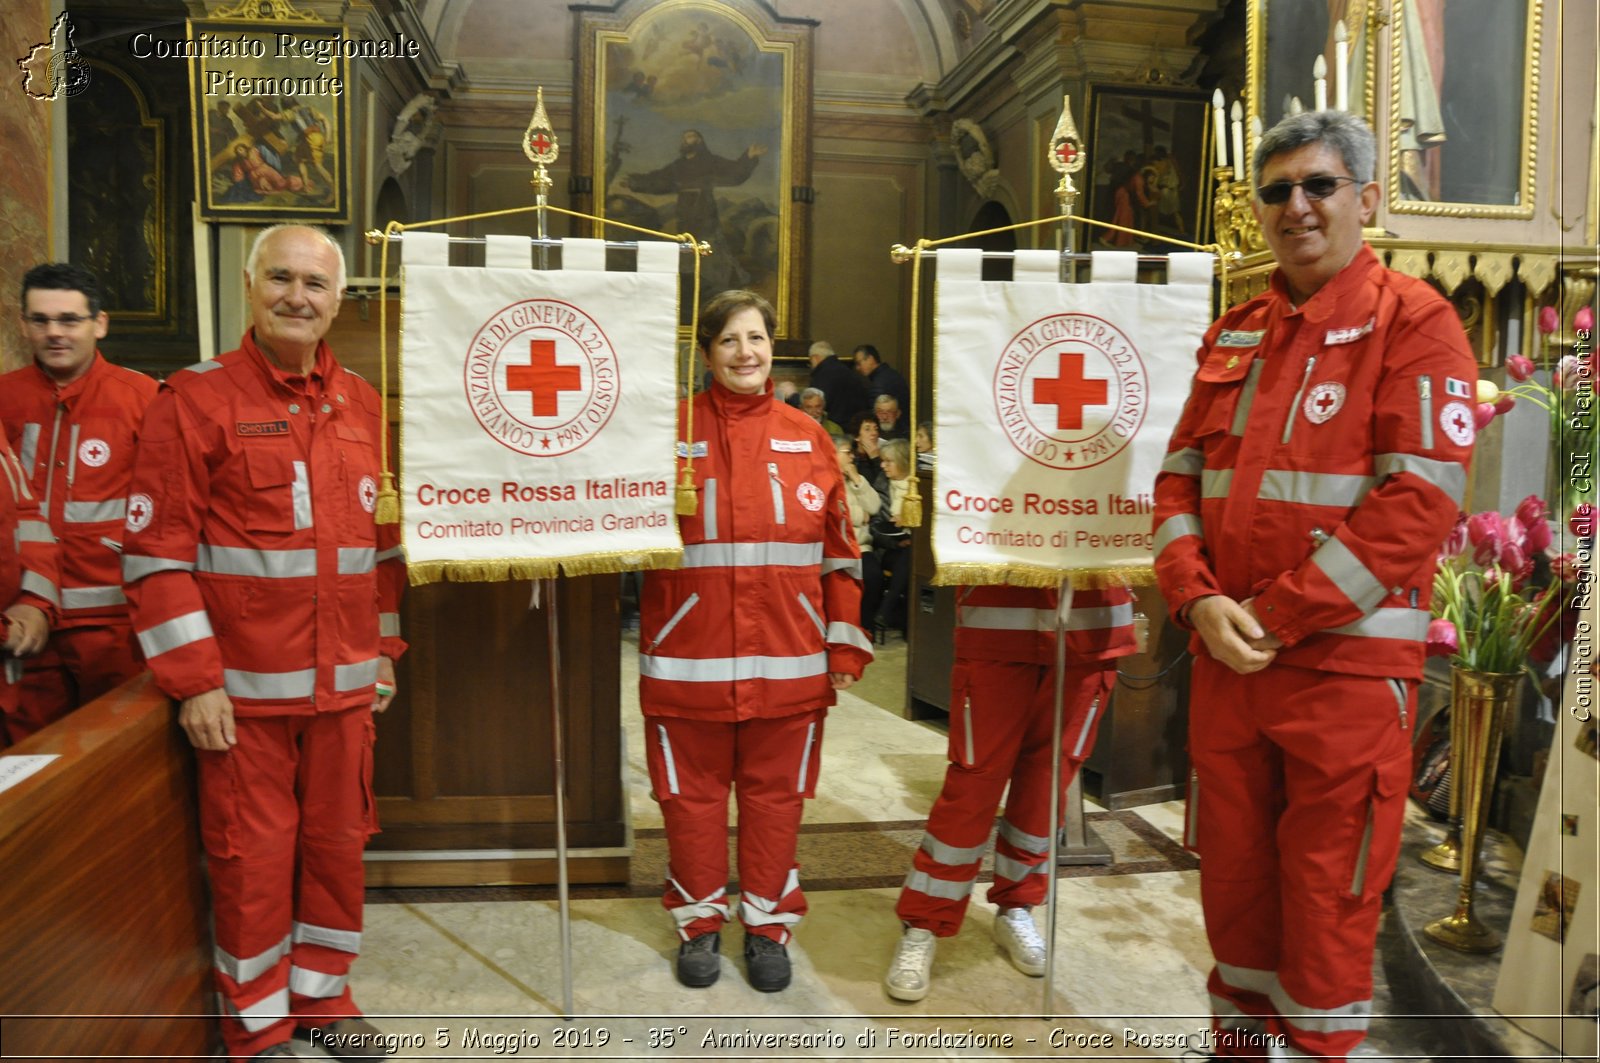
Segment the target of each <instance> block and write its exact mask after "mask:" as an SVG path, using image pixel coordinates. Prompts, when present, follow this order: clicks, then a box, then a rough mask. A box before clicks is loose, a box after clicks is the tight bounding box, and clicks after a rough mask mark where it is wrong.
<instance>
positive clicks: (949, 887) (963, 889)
mask: <svg viewBox="0 0 1600 1063" xmlns="http://www.w3.org/2000/svg"><path fill="white" fill-rule="evenodd" d="M905 888H906V889H908V890H913V891H915V892H917V893H924V894H927V895H928V896H929V897H938V898H939V899H941V900H946V901H959V900H961V899H962V898H964V897H966V896H967V895H968V894H970V893H971V892H972V879H970V878H969V879H966V880H964V881H961V882H951V881H949V880H948V879H942V878H934V877H933V876H932V875H930V874H928V873H927V872H926V871H915V870H913V871H912V872H911V874H909V875H907V876H906V887H905Z"/></svg>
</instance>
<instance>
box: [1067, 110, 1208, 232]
mask: <svg viewBox="0 0 1600 1063" xmlns="http://www.w3.org/2000/svg"><path fill="white" fill-rule="evenodd" d="M1089 93H1090V94H1089V108H1088V110H1089V145H1090V147H1089V151H1088V155H1089V166H1090V167H1091V170H1092V176H1088V186H1089V187H1088V191H1089V217H1091V218H1093V219H1095V220H1096V221H1104V222H1110V223H1112V224H1114V225H1121V226H1123V227H1125V228H1130V229H1139V230H1142V231H1144V232H1148V233H1158V234H1163V235H1167V236H1173V237H1176V238H1178V239H1180V240H1187V241H1189V242H1191V243H1200V242H1203V241H1204V240H1205V239H1206V238H1207V236H1208V233H1209V230H1210V218H1209V211H1208V209H1207V208H1208V205H1209V204H1210V202H1211V158H1212V153H1213V152H1214V151H1215V150H1216V147H1215V145H1214V144H1212V142H1211V128H1212V125H1211V107H1210V103H1209V100H1208V97H1207V96H1206V95H1205V94H1204V93H1202V92H1198V91H1194V90H1190V89H1161V88H1148V87H1144V86H1137V85H1093V86H1090V90H1089ZM1086 176H1087V175H1086ZM1090 244H1091V247H1093V248H1094V249H1096V250H1106V249H1111V250H1139V251H1145V252H1148V253H1151V254H1165V253H1167V252H1168V251H1170V250H1172V248H1173V245H1172V244H1170V243H1167V242H1165V241H1161V240H1144V239H1142V238H1139V237H1136V236H1133V235H1132V234H1130V233H1123V232H1118V231H1116V230H1109V229H1093V230H1091V233H1090Z"/></svg>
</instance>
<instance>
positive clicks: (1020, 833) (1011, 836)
mask: <svg viewBox="0 0 1600 1063" xmlns="http://www.w3.org/2000/svg"><path fill="white" fill-rule="evenodd" d="M1000 837H1002V838H1004V839H1005V840H1006V842H1007V843H1008V844H1010V845H1011V846H1012V847H1013V848H1016V849H1019V850H1021V851H1022V852H1025V853H1042V852H1044V851H1045V850H1046V849H1048V848H1050V839H1049V838H1047V837H1045V836H1044V835H1042V834H1029V833H1028V832H1027V831H1025V830H1022V829H1021V828H1020V827H1018V826H1017V825H1016V824H1015V823H1012V822H1011V821H1010V820H1009V819H1002V820H1001V821H1000Z"/></svg>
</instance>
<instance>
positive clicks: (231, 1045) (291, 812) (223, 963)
mask: <svg viewBox="0 0 1600 1063" xmlns="http://www.w3.org/2000/svg"><path fill="white" fill-rule="evenodd" d="M235 723H236V726H237V731H238V738H239V744H238V745H236V746H235V747H234V748H233V749H231V750H229V751H228V752H226V753H215V752H207V751H204V750H202V751H201V752H200V753H199V760H200V832H201V837H202V840H203V842H204V843H205V850H206V861H207V868H208V870H209V873H210V876H211V901H212V907H213V911H214V914H215V925H216V957H215V959H216V980H217V988H218V990H219V992H220V993H221V996H222V1009H221V1010H222V1014H223V1020H222V1038H223V1043H224V1044H225V1046H226V1047H227V1050H228V1053H229V1054H230V1055H231V1056H233V1057H234V1058H236V1059H249V1058H250V1057H251V1056H253V1055H254V1054H255V1053H257V1052H260V1051H261V1050H262V1049H264V1048H267V1047H268V1046H270V1045H273V1044H277V1043H279V1042H282V1041H287V1040H288V1039H289V1038H290V1036H291V1035H293V1033H294V1028H295V1026H296V1025H297V1024H298V1025H300V1026H324V1025H326V1024H328V1023H330V1022H332V1021H334V1020H335V1019H342V1018H349V1017H351V1016H355V1015H359V1014H361V1012H360V1010H359V1009H358V1008H357V1007H356V1006H355V1002H354V1001H353V1000H352V999H351V997H350V988H349V986H348V985H347V978H348V975H349V972H350V965H351V963H352V962H354V960H355V958H356V954H357V953H359V952H360V951H361V909H362V903H363V888H364V885H365V878H364V871H363V869H362V865H361V852H362V850H363V849H364V848H365V846H366V842H367V837H368V836H369V835H370V834H371V833H372V832H373V830H374V829H376V824H377V809H376V805H375V803H374V801H373V798H372V742H373V735H374V728H373V723H372V712H371V711H370V710H368V709H352V710H349V711H346V712H338V713H318V714H316V715H314V716H268V717H243V718H237V719H236V720H235Z"/></svg>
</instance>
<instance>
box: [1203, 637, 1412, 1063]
mask: <svg viewBox="0 0 1600 1063" xmlns="http://www.w3.org/2000/svg"><path fill="white" fill-rule="evenodd" d="M1416 686H1417V685H1416V683H1415V682H1412V681H1402V680H1395V679H1374V678H1369V677H1365V676H1352V675H1340V674H1335V673H1331V672H1320V671H1313V670H1311V669H1305V668H1295V667H1292V666H1289V665H1271V666H1269V667H1267V668H1266V669H1265V670H1263V671H1260V672H1256V673H1255V674H1253V675H1246V676H1241V675H1237V674H1235V673H1234V672H1232V671H1231V670H1229V669H1228V668H1227V667H1225V666H1224V665H1221V664H1218V663H1217V662H1216V661H1214V660H1212V659H1211V658H1209V657H1207V656H1204V655H1201V656H1199V657H1196V658H1195V662H1194V677H1193V683H1192V692H1191V694H1190V698H1189V706H1190V707H1189V713H1190V716H1189V721H1190V722H1189V751H1190V756H1191V758H1192V761H1193V764H1194V772H1195V776H1196V782H1197V784H1198V785H1197V789H1196V791H1195V792H1193V793H1191V795H1190V808H1189V816H1190V828H1191V837H1192V839H1193V841H1194V843H1195V846H1196V848H1197V849H1198V851H1199V853H1200V858H1201V859H1200V900H1201V905H1202V907H1203V909H1204V911H1205V919H1206V936H1207V938H1208V939H1209V940H1210V943H1211V951H1212V955H1213V956H1214V957H1215V960H1216V966H1215V967H1214V968H1213V969H1212V971H1211V976H1210V979H1209V983H1208V988H1209V990H1210V993H1211V1007H1212V1014H1213V1017H1214V1018H1213V1024H1214V1025H1215V1027H1216V1028H1217V1029H1218V1030H1230V1029H1231V1030H1239V1031H1242V1032H1245V1033H1260V1032H1266V1033H1270V1034H1274V1035H1279V1036H1281V1037H1283V1038H1285V1039H1286V1041H1287V1044H1288V1048H1289V1051H1290V1053H1291V1055H1292V1054H1294V1053H1298V1054H1299V1055H1298V1056H1295V1058H1300V1057H1304V1058H1311V1059H1327V1060H1341V1059H1344V1058H1345V1056H1346V1055H1348V1054H1349V1052H1350V1050H1351V1049H1353V1048H1354V1047H1355V1046H1356V1045H1357V1044H1359V1043H1360V1042H1361V1040H1362V1038H1363V1037H1365V1036H1366V1030H1367V1024H1368V1021H1369V1016H1370V1015H1371V1010H1372V953H1373V947H1374V945H1375V942H1376V940H1377V932H1378V916H1379V912H1380V909H1381V908H1382V904H1383V891H1384V889H1386V888H1387V887H1388V885H1389V880H1390V878H1391V877H1392V876H1393V875H1394V867H1395V861H1396V859H1397V858H1398V856H1399V852H1400V827H1401V821H1402V819H1403V818H1404V815H1405V799H1406V785H1407V783H1408V782H1409V778H1410V771H1411V721H1412V720H1413V719H1414V718H1415V716H1416ZM1218 1048H1219V1052H1220V1054H1222V1055H1260V1054H1261V1052H1262V1049H1261V1047H1260V1045H1259V1044H1254V1045H1253V1044H1252V1043H1251V1042H1250V1040H1249V1039H1248V1038H1246V1039H1244V1040H1243V1041H1242V1042H1236V1045H1235V1047H1233V1048H1232V1049H1231V1050H1230V1048H1229V1046H1228V1045H1226V1044H1223V1045H1219V1046H1218Z"/></svg>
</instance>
